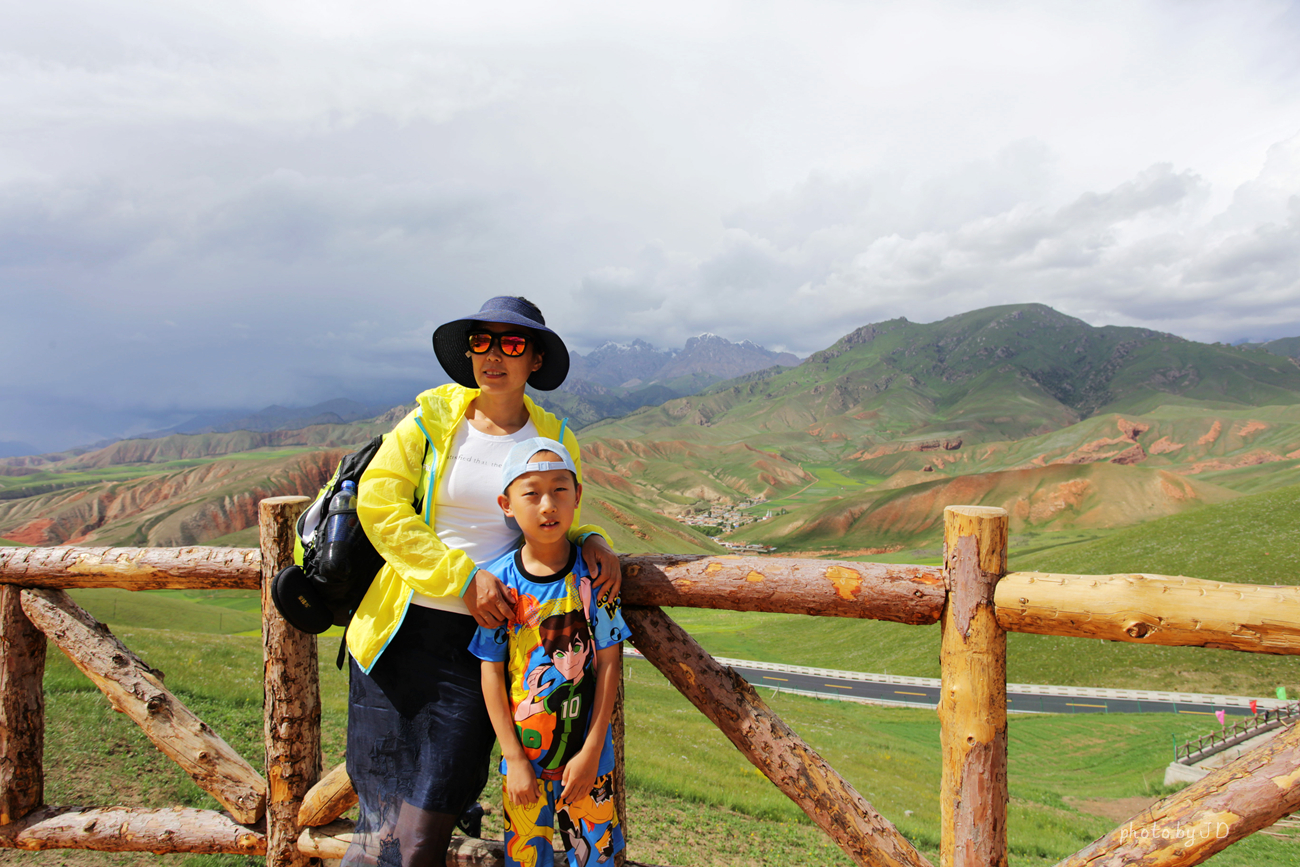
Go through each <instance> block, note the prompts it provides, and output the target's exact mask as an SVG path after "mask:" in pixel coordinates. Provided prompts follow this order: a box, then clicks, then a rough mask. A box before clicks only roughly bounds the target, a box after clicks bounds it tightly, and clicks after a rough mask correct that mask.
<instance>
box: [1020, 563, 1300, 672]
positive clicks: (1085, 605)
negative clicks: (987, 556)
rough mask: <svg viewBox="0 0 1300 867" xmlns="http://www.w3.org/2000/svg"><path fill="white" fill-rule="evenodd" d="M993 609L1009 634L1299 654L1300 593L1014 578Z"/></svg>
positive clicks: (1037, 575)
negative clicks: (1019, 633)
mask: <svg viewBox="0 0 1300 867" xmlns="http://www.w3.org/2000/svg"><path fill="white" fill-rule="evenodd" d="M996 603H997V609H998V623H999V624H1001V626H1002V628H1003V629H1008V630H1011V631H1014V632H1034V633H1038V634H1040V635H1065V636H1077V637H1080V638H1105V639H1108V640H1110V641H1128V642H1132V643H1136V644H1161V645H1170V646H1175V647H1179V646H1189V647H1213V648H1218V649H1220V650H1245V651H1250V652H1253V653H1278V654H1300V587H1277V586H1260V585H1251V584H1232V583H1228V582H1223V581H1202V580H1200V579H1197V578H1183V577H1181V576H1166V575H1142V574H1132V575H1052V574H1048V573H1043V572H1012V573H1011V574H1010V575H1007V576H1006V577H1005V578H1003V579H1002V581H1001V582H1000V583H999V584H998V590H997V595H996Z"/></svg>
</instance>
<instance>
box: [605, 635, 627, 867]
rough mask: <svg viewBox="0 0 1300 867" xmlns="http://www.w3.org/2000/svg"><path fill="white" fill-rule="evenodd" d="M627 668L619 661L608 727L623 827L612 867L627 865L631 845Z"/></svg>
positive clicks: (615, 789) (616, 793)
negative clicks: (626, 761)
mask: <svg viewBox="0 0 1300 867" xmlns="http://www.w3.org/2000/svg"><path fill="white" fill-rule="evenodd" d="M626 687H627V666H626V664H624V662H623V660H621V659H620V660H619V668H618V695H617V696H615V697H614V715H613V717H612V718H611V719H610V722H609V727H610V729H611V730H612V731H613V735H614V809H615V810H616V811H617V812H618V821H619V823H620V824H621V825H622V826H623V845H624V848H622V849H620V850H619V851H618V852H617V853H615V855H614V867H624V865H625V864H626V863H627V846H629V845H631V835H630V833H629V831H628V827H629V825H628V817H627V773H626V768H624V766H623V759H624V755H625V750H624V746H625V743H626V738H627V716H626V714H625V713H624V708H623V699H624V697H625V696H626V694H627V690H626Z"/></svg>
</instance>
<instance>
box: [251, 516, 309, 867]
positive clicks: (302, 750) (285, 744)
mask: <svg viewBox="0 0 1300 867" xmlns="http://www.w3.org/2000/svg"><path fill="white" fill-rule="evenodd" d="M309 502H311V501H310V500H309V499H308V498H307V497H269V498H267V499H265V500H262V501H261V503H259V504H258V526H259V529H260V536H261V543H262V558H261V559H262V659H263V662H264V671H263V673H264V676H265V677H264V680H265V685H264V690H265V698H264V702H263V722H264V725H263V730H264V734H265V738H266V782H267V793H266V864H267V867H290V865H306V864H313V863H315V862H314V859H312V858H310V857H309V856H307V855H304V854H303V853H302V852H300V851H299V849H298V835H299V833H300V830H301V829H300V828H299V827H298V811H299V810H300V809H301V808H302V801H303V798H304V797H305V796H306V795H307V792H309V791H310V790H311V787H312V786H314V785H315V784H316V781H317V780H318V779H320V775H321V761H322V756H321V745H320V711H321V705H320V672H319V666H318V662H317V658H316V636H314V635H308V634H307V633H305V632H300V631H299V630H297V629H294V628H293V627H292V626H290V625H289V624H288V623H287V622H286V621H285V619H284V618H283V617H281V616H280V612H279V611H277V610H276V607H275V603H274V602H273V601H272V599H271V579H272V578H274V577H275V574H276V572H278V571H279V570H280V569H282V568H284V567H285V566H287V565H289V564H290V563H292V562H293V541H294V528H293V525H294V522H295V521H296V520H297V518H298V515H299V514H300V513H301V512H302V510H303V508H304V507H305V506H306V505H307V504H308V503H309Z"/></svg>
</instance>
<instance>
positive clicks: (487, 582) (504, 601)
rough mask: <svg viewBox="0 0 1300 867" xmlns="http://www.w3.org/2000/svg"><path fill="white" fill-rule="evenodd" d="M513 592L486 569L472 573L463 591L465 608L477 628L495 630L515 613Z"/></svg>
mask: <svg viewBox="0 0 1300 867" xmlns="http://www.w3.org/2000/svg"><path fill="white" fill-rule="evenodd" d="M514 603H515V600H514V591H513V590H511V589H510V588H509V587H507V586H506V585H504V584H502V583H501V579H500V578H498V577H497V576H495V575H493V574H492V573H491V572H489V571H488V570H486V569H480V570H478V571H477V572H475V573H474V581H473V583H472V584H471V585H470V587H469V589H468V590H466V591H465V607H466V608H468V609H469V613H470V615H471V616H472V617H473V618H474V621H475V622H476V623H478V625H479V626H482V627H485V628H487V629H496V628H497V627H498V626H500V625H501V624H503V623H505V622H507V621H508V620H509V619H510V618H511V616H512V615H513V614H514V613H515V605H514Z"/></svg>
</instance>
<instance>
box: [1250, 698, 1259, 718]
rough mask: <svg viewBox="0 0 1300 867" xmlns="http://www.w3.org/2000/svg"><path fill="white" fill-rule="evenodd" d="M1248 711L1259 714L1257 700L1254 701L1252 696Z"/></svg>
mask: <svg viewBox="0 0 1300 867" xmlns="http://www.w3.org/2000/svg"><path fill="white" fill-rule="evenodd" d="M1250 712H1251V713H1252V714H1259V702H1257V701H1255V700H1254V699H1253V698H1252V699H1251V700H1250Z"/></svg>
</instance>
